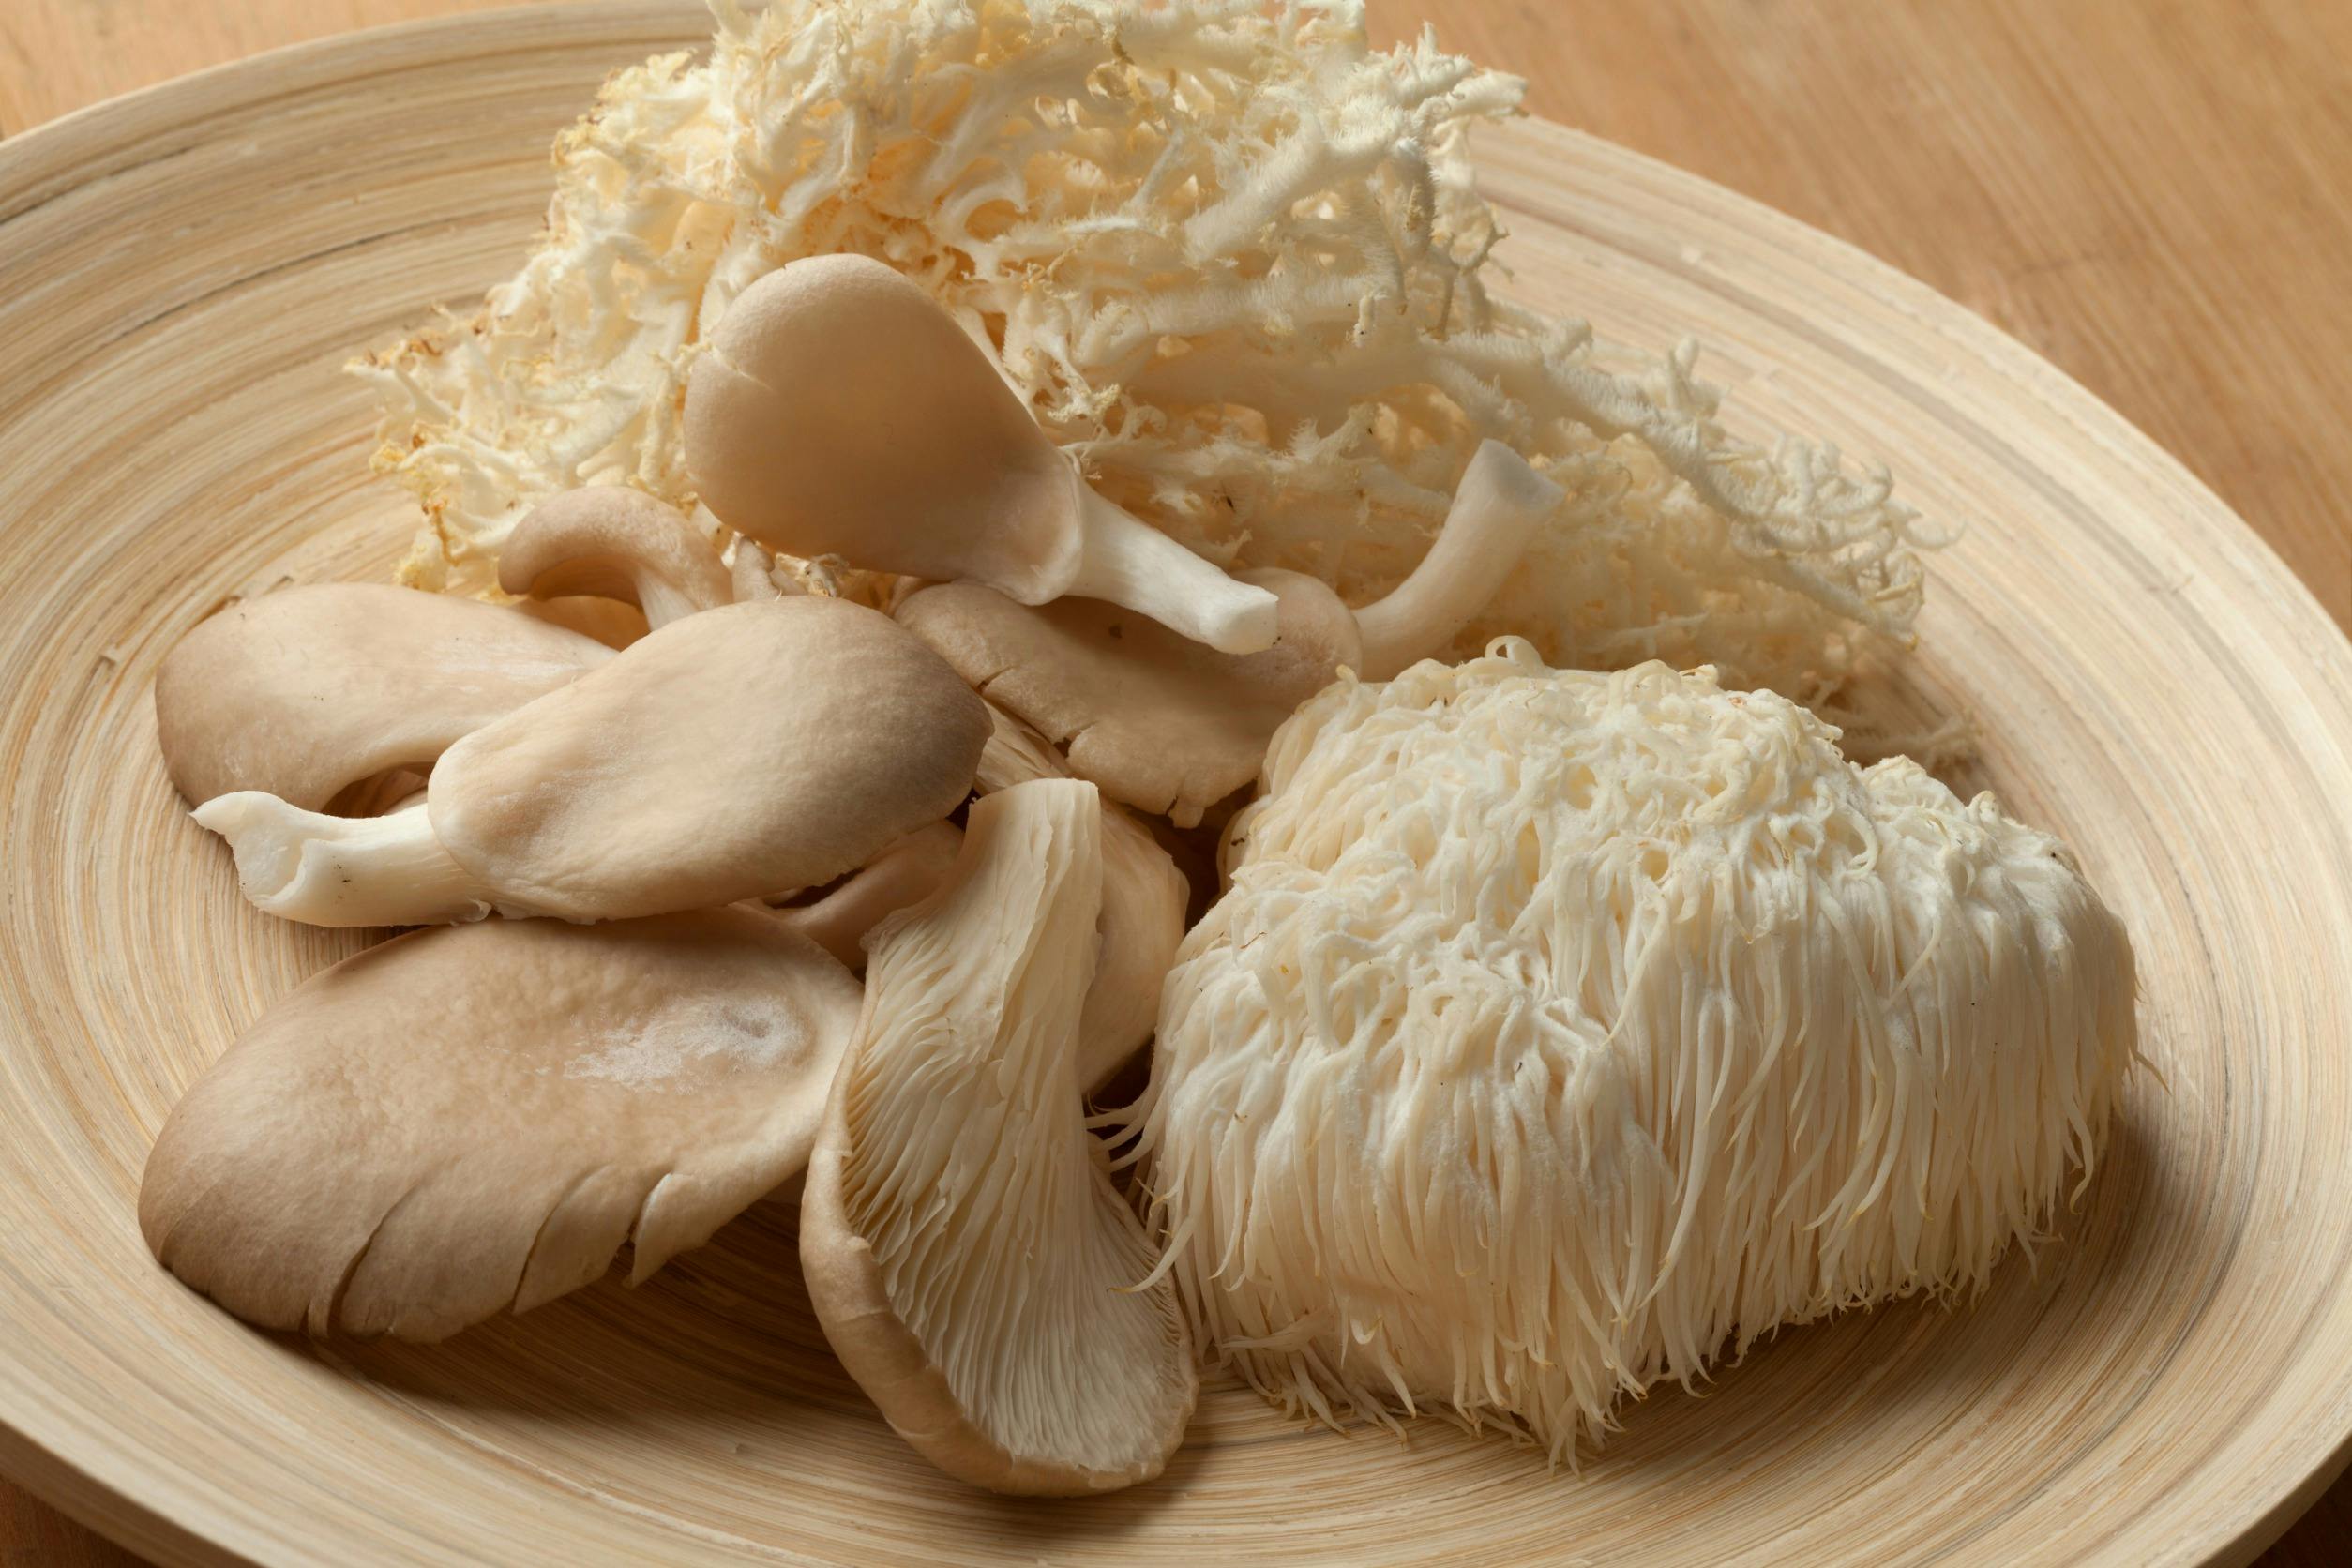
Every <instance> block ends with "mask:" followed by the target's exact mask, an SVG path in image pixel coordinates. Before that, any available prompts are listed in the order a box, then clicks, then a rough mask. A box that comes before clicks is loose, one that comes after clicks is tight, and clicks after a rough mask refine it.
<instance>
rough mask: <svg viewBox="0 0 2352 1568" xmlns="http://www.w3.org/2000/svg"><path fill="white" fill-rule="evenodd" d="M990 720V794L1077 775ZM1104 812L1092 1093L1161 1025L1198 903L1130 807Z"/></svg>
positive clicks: (1089, 1075) (985, 775)
mask: <svg viewBox="0 0 2352 1568" xmlns="http://www.w3.org/2000/svg"><path fill="white" fill-rule="evenodd" d="M988 717H989V720H990V722H991V725H992V728H991V729H990V730H989V732H988V745H987V746H984V747H982V748H981V752H980V775H979V777H978V778H977V779H976V780H975V783H976V785H977V787H978V788H979V790H980V792H982V793H983V794H993V793H995V792H997V791H999V790H1005V789H1010V788H1011V787H1012V786H1014V785H1016V784H1026V783H1028V782H1030V781H1031V780H1033V779H1038V778H1067V777H1068V776H1070V775H1069V770H1068V769H1067V768H1066V767H1064V766H1063V761H1062V759H1061V757H1060V756H1059V755H1058V754H1057V753H1056V752H1055V751H1054V749H1053V747H1051V746H1048V745H1047V744H1046V743H1045V742H1044V741H1042V740H1040V739H1039V738H1038V736H1037V733H1036V731H1033V730H1030V729H1028V728H1026V727H1024V726H1023V725H1022V724H1021V723H1020V722H1019V721H1018V719H1012V718H1007V717H1006V716H1004V715H1003V713H1002V712H1000V711H999V710H997V709H996V708H993V707H992V708H990V709H989V710H988ZM1102 806H1103V838H1102V843H1103V912H1102V919H1101V927H1102V945H1101V947H1100V949H1099V950H1098V953H1097V956H1096V957H1095V960H1094V979H1093V983H1092V984H1091V985H1089V986H1088V987H1087V988H1086V1011H1085V1012H1084V1013H1083V1014H1082V1015H1080V1017H1079V1018H1078V1086H1079V1087H1080V1088H1081V1089H1084V1090H1085V1091H1086V1092H1087V1093H1093V1092H1094V1091H1095V1090H1097V1089H1100V1088H1101V1087H1102V1086H1103V1085H1104V1084H1105V1083H1107V1082H1108V1081H1109V1080H1110V1079H1111V1078H1113V1077H1114V1076H1116V1075H1117V1073H1118V1071H1119V1069H1120V1068H1121V1067H1123V1066H1124V1065H1126V1063H1127V1059H1128V1058H1130V1057H1132V1056H1133V1055H1135V1053H1136V1051H1137V1049H1138V1048H1140V1047H1141V1046H1142V1044H1143V1043H1144V1042H1145V1041H1146V1040H1149V1039H1150V1038H1151V1037H1152V1031H1153V1029H1154V1028H1155V1027H1156V1026H1157V1025H1158V1022H1159V1016H1160V988H1161V986H1162V984H1163V983H1164V982H1165V981H1166V980H1167V978H1168V969H1169V967H1170V966H1171V965H1173V964H1174V963H1175V962H1176V949H1177V947H1178V946H1179V945H1180V944H1182V942H1184V910H1185V908H1186V906H1187V905H1188V904H1189V903H1190V902H1191V898H1192V884H1191V883H1190V882H1187V881H1186V880H1185V878H1184V872H1183V871H1181V870H1179V869H1178V868H1177V866H1176V862H1175V861H1174V860H1172V859H1170V858H1169V857H1168V852H1167V851H1166V850H1164V849H1162V848H1161V847H1160V842H1159V840H1158V839H1156V838H1154V837H1152V830H1151V829H1150V828H1147V827H1145V826H1144V825H1143V824H1142V823H1141V822H1138V821H1137V820H1136V819H1135V817H1134V816H1133V815H1132V814H1131V813H1130V812H1128V811H1127V810H1126V809H1125V808H1124V807H1119V806H1114V805H1112V804H1111V803H1110V802H1109V801H1104V802H1103V803H1102ZM909 901H910V902H912V900H909Z"/></svg>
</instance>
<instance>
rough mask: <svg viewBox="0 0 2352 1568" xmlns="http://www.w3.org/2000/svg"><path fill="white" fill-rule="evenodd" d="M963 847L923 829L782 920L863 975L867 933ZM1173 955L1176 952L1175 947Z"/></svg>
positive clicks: (957, 837)
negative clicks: (860, 971) (861, 971)
mask: <svg viewBox="0 0 2352 1568" xmlns="http://www.w3.org/2000/svg"><path fill="white" fill-rule="evenodd" d="M985 755H986V753H985V752H984V753H983V756H984V758H985ZM963 842H964V835H963V830H962V829H961V828H958V827H957V825H956V824H955V823H953V822H933V823H931V824H930V825H929V826H927V827H920V828H917V829H915V831H914V832H912V833H910V834H908V835H907V836H906V837H904V838H901V839H899V840H898V841H897V843H896V844H893V845H891V846H890V847H889V848H888V849H886V850H884V851H882V853H880V854H878V855H876V856H875V857H874V858H873V859H872V860H870V861H868V862H867V864H866V865H864V866H862V867H859V868H858V869H856V870H855V871H852V872H851V873H850V874H849V875H848V876H847V877H844V878H842V879H840V880H839V881H838V882H834V883H832V884H830V885H828V886H826V887H824V888H822V889H819V890H817V896H816V897H810V898H808V899H807V901H805V902H792V901H787V902H785V903H782V904H779V905H777V906H776V917H777V918H778V919H779V920H780V921H782V923H783V924H784V925H785V926H787V927H790V928H792V930H795V931H798V932H799V933H800V934H801V935H802V936H805V937H807V939H808V940H809V941H811V942H815V943H816V944H817V945H818V946H820V947H822V948H823V949H824V950H825V951H826V952H828V953H830V954H832V955H833V956H834V957H837V958H838V959H840V960H841V962H842V963H844V964H846V965H848V966H849V967H850V968H851V969H852V970H862V969H864V968H865V967H866V946H865V942H866V933H867V932H868V931H870V930H872V929H873V928H874V927H876V926H878V925H880V924H881V923H882V917H883V916H884V915H889V914H895V913H897V912H898V911H900V910H902V909H905V908H906V907H907V906H908V905H909V904H916V903H921V902H922V901H923V900H924V899H926V898H927V897H930V896H931V894H932V892H933V891H934V890H935V889H937V888H938V886H939V884H940V883H941V882H945V881H946V880H947V873H948V871H949V870H950V869H951V868H953V867H954V866H955V864H956V856H957V852H959V851H960V850H961V849H962V848H963ZM1180 940H1181V933H1180ZM1169 950H1170V951H1171V952H1172V951H1174V944H1173V943H1170V944H1169Z"/></svg>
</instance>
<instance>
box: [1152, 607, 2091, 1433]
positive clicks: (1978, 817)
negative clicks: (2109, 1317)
mask: <svg viewBox="0 0 2352 1568" xmlns="http://www.w3.org/2000/svg"><path fill="white" fill-rule="evenodd" d="M1228 838H1229V845H1230V847H1231V852H1232V867H1231V871H1232V883H1231V886H1230V888H1229V891H1228V892H1227V894H1226V895H1225V897H1223V898H1222V899H1221V900H1219V902H1218V903H1217V905H1216V907H1215V908H1214V909H1213V910H1212V911H1211V912H1209V914H1208V916H1207V917H1206V918H1205V919H1204V920H1202V921H1201V923H1200V924H1199V925H1198V926H1196V927H1194V928H1193V930H1192V931H1191V933H1190V934H1189V935H1187V936H1186V938H1185V940H1184V951H1183V953H1182V955H1181V957H1180V958H1179V961H1178V963H1177V965H1176V968H1175V969H1174V971H1173V972H1171V973H1170V974H1169V975H1168V991H1167V997H1166V1000H1165V1002H1164V1003H1163V1004H1162V1007H1161V1013H1160V1029H1159V1036H1158V1042H1157V1046H1156V1048H1155V1051H1154V1054H1153V1077H1152V1082H1151V1086H1150V1088H1149V1090H1148V1091H1147V1092H1146V1094H1145V1097H1144V1099H1143V1101H1142V1102H1141V1104H1140V1106H1139V1108H1138V1115H1139V1118H1140V1121H1141V1123H1142V1126H1143V1135H1142V1138H1141V1142H1140V1148H1139V1153H1140V1156H1141V1158H1142V1159H1143V1160H1144V1161H1145V1167H1144V1168H1145V1170H1146V1172H1147V1175H1146V1180H1147V1182H1148V1184H1149V1189H1150V1190H1151V1192H1152V1193H1153V1196H1154V1203H1155V1211H1156V1212H1155V1216H1154V1217H1155V1218H1156V1219H1158V1220H1159V1221H1160V1222H1162V1223H1163V1224H1164V1225H1165V1226H1166V1227H1167V1234H1168V1246H1169V1258H1170V1262H1171V1265H1172V1267H1173V1268H1174V1271H1175V1277H1176V1279H1177V1281H1178V1283H1179V1285H1180V1287H1181V1289H1182V1292H1183V1295H1184V1301H1185V1303H1186V1304H1187V1306H1188V1308H1189V1310H1190V1312H1191V1314H1192V1316H1193V1319H1194V1322H1195V1327H1196V1331H1197V1332H1199V1334H1201V1335H1202V1337H1203V1338H1204V1340H1205V1341H1206V1342H1207V1343H1209V1344H1210V1345H1212V1346H1215V1347H1221V1348H1222V1354H1223V1356H1224V1358H1225V1359H1226V1360H1227V1361H1228V1362H1229V1363H1230V1364H1232V1365H1234V1366H1235V1367H1237V1368H1238V1369H1239V1370H1240V1371H1241V1373H1242V1374H1243V1376H1244V1377H1245V1378H1246V1379H1248V1380H1249V1381H1251V1382H1252V1383H1254V1384H1255V1385H1256V1386H1257V1387H1258V1388H1259V1389H1260V1390H1262V1391H1264V1392H1266V1393H1267V1394H1269V1395H1273V1396H1274V1397H1275V1398H1276V1399H1278V1400H1280V1401H1281V1402H1283V1403H1284V1404H1286V1405H1288V1406H1289V1407H1290V1408H1291V1409H1293V1410H1305V1411H1311V1412H1314V1413H1316V1414H1318V1415H1322V1416H1325V1417H1327V1418H1328V1417H1330V1416H1331V1415H1332V1414H1333V1413H1334V1411H1335V1410H1345V1409H1348V1408H1352V1409H1353V1410H1356V1411H1358V1412H1359V1413H1363V1414H1366V1415H1370V1416H1373V1417H1375V1418H1377V1419H1381V1420H1390V1419H1393V1417H1394V1415H1395V1414H1396V1413H1400V1412H1405V1411H1410V1410H1414V1409H1416V1408H1421V1407H1429V1408H1437V1409H1445V1408H1449V1407H1450V1408H1452V1409H1453V1410H1455V1411H1456V1412H1458V1413H1459V1414H1460V1415H1461V1416H1462V1417H1464V1418H1465V1419H1466V1420H1468V1421H1470V1422H1471V1423H1473V1424H1477V1423H1489V1424H1500V1425H1504V1426H1507V1427H1511V1428H1514V1429H1517V1430H1523V1431H1526V1432H1528V1433H1530V1434H1531V1435H1532V1436H1534V1437H1535V1438H1537V1439H1538V1440H1542V1441H1543V1442H1545V1443H1546V1444H1547V1445H1548V1446H1549V1447H1550V1448H1551V1450H1552V1452H1553V1453H1554V1454H1555V1455H1558V1454H1560V1453H1562V1452H1564V1451H1566V1450H1567V1449H1568V1448H1569V1447H1570V1445H1571V1444H1572V1443H1573V1442H1574V1441H1575V1440H1576V1438H1577V1436H1578V1435H1579V1433H1582V1434H1584V1435H1587V1436H1591V1437H1597V1436H1598V1435H1599V1434H1601V1433H1602V1432H1603V1431H1605V1430H1606V1428H1607V1427H1608V1426H1609V1425H1611V1411H1612V1410H1613V1408H1614V1406H1615V1405H1616V1403H1617V1401H1618V1399H1619V1398H1620V1396H1621V1395H1626V1394H1637V1393H1639V1392H1640V1391H1641V1390H1642V1389H1643V1388H1644V1387H1646V1386H1648V1385H1649V1384H1651V1383H1652V1382H1654V1381H1656V1380H1660V1379H1665V1378H1675V1379H1681V1380H1685V1381H1687V1380H1690V1379H1692V1378H1694V1377H1696V1376H1698V1375H1700V1374H1701V1373H1702V1372H1703V1370H1704V1368H1705V1367H1706V1365H1707V1364H1708V1363H1709V1362H1710V1361H1711V1359H1712V1358H1714V1357H1715V1356H1716V1355H1718V1354H1720V1353H1723V1352H1724V1351H1725V1350H1726V1349H1729V1350H1730V1351H1732V1353H1735V1354H1736V1353H1738V1352H1740V1351H1742V1350H1744V1349H1746V1348H1747V1347H1748V1346H1749V1345H1751V1344H1752V1343H1754V1342H1755V1341H1756V1338H1757V1337H1758V1336H1760V1335H1763V1334H1770V1333H1771V1332H1772V1330H1773V1329H1774V1328H1775V1327H1776V1326H1778V1325H1780V1324H1783V1323H1789V1322H1802V1321H1804V1320H1806V1319H1812V1318H1817V1317H1819V1316H1822V1315H1824V1314H1827V1313H1831V1312H1834V1311H1837V1310H1839V1309H1840V1308H1843V1307H1847V1306H1852V1305H1858V1304H1864V1303H1869V1302H1874V1301H1880V1300H1884V1299H1887V1298H1888V1297H1891V1296H1897V1295H1907V1294H1909V1293H1911V1292H1913V1291H1916V1290H1922V1289H1923V1290H1928V1291H1932V1292H1937V1293H1943V1292H1959V1291H1964V1290H1966V1289H1968V1288H1970V1287H1971V1286H1975V1285H1980V1284H1982V1283H1983V1280H1984V1279H1985V1277H1986V1274H1987V1273H1988V1271H1989V1270H1990V1269H1991V1268H1992V1266H1993V1264H1994V1262H1995V1260H1996V1259H1998V1257H1999V1256H2000V1254H2001V1252H2002V1251H2003V1250H2004V1249H2005V1248H2006V1247H2007V1246H2008V1244H2009V1243H2010V1242H2011V1240H2012V1239H2030V1238H2032V1237H2035V1236H2037V1235H2039V1234H2040V1233H2041V1232H2042V1231H2043V1227H2044V1225H2045V1224H2046V1222H2047V1221H2048V1219H2049V1217H2050V1215H2051V1213H2052V1211H2053V1208H2054V1206H2055V1205H2056V1204H2057V1203H2058V1201H2059V1199H2060V1198H2061V1195H2062V1194H2063V1193H2065V1192H2066V1191H2067V1189H2068V1186H2069V1183H2070V1178H2073V1179H2075V1180H2087V1179H2088V1172H2089V1168H2090V1166H2091V1163H2092V1160H2093V1159H2094V1157H2095V1155H2096V1153H2097V1151H2098V1148H2099V1145H2100V1141H2101V1138H2102V1136H2103V1131H2104V1128H2105V1125H2106V1122H2107V1117H2108V1112H2109V1109H2110V1108H2111V1107H2112V1106H2113V1105H2114V1104H2115V1101H2116V1096H2117V1089H2118V1084H2119V1083H2120V1081H2121V1079H2122V1078H2123V1077H2124V1075H2125V1073H2126V1072H2127V1071H2128V1070H2129V1068H2130V1067H2131V1065H2132V1063H2133V1062H2134V1060H2135V1059H2136V1047H2135V1033H2134V1022H2133V962H2132V950H2131V946H2130V944H2129V942H2127V940H2126V938H2125V935H2124V932H2123V929H2122V927H2121V926H2120V924H2119V923H2118V921H2117V919H2116V917H2115V916H2114V914H2112V913H2111V912H2109V911H2108V910H2107V908H2106V907H2105V905H2103V903H2102V902H2101V901H2100V899H2099V897H2098V895H2097V894H2096V893H2095V892H2093V891H2092V889H2091V888H2090V886H2089V885H2088V883H2087V882H2085V881H2084V879H2083V877H2082V874H2081V872H2080V871H2079V870H2078V869H2077V868H2076V866H2075V863H2074V861H2073V857H2072V856H2071V855H2069V854H2068V853H2067V852H2066V850H2065V849H2064V847H2063V846H2062V845H2060V844H2059V843H2058V840H2056V839H2055V838H2052V837H2049V836H2048V835H2046V834H2043V833H2038V832H2035V831H2034V830H2033V829H2031V828H2028V827H2024V826H2021V825H2019V824H2018V823H2016V822H2013V821H2011V820H2009V819H2008V818H2006V817H2004V816H2003V815H2002V814H2001V812H2000V809H1999V806H1998V802H1996V801H1995V800H1994V799H1993V798H1992V797H1991V796H1990V795H1980V796H1978V797H1977V798H1976V799H1975V800H1974V801H1971V802H1968V803H1967V804H1965V805H1964V804H1963V803H1961V802H1960V801H1959V800H1957V799H1955V798H1954V797H1953V795H1952V792H1951V791H1949V790H1947V789H1945V788H1944V787H1943V786H1942V785H1941V784H1938V783H1937V782H1936V781H1935V780H1934V779H1933V778H1931V777H1929V776H1927V775H1926V774H1924V773H1923V772H1922V771H1921V770H1920V768H1919V767H1918V766H1917V765H1916V764H1914V763H1912V762H1910V761H1906V760H1902V759H1896V760H1893V761H1886V762H1882V763H1879V764H1878V765H1877V766H1875V767H1872V768H1869V769H1866V770H1865V769H1861V768H1857V767H1855V766H1853V765H1852V764H1851V763H1849V762H1847V761H1846V760H1845V759H1844V758H1842V757H1841V756H1840V755H1839V754H1838V751H1837V746H1836V731H1834V730H1832V729H1831V728H1830V727H1828V726H1827V725H1824V724H1823V723H1821V722H1820V721H1819V720H1818V719H1817V718H1815V717H1813V716H1811V715H1809V714H1807V713H1806V712H1805V711H1804V710H1803V709H1802V708H1800V707H1798V706H1797V705H1796V704H1794V703H1792V702H1790V701H1787V700H1786V699H1784V698H1780V697H1776V696H1773V695H1772V694H1770V693H1741V692H1726V691H1723V690H1721V689H1719V688H1718V687H1717V686H1716V684H1715V682H1714V680H1713V678H1712V675H1711V672H1710V671H1700V672H1698V673H1696V674H1690V675H1684V674H1678V673H1677V672H1675V671H1672V670H1670V669H1668V668H1667V667H1666V666H1664V665H1661V664H1647V665H1642V666H1639V667H1637V668H1636V669H1633V670H1630V671H1624V672H1622V673H1620V674H1615V675H1599V674H1585V673H1581V672H1576V671H1551V670H1546V669H1545V667H1544V666H1543V664H1542V663H1541V662H1540V661H1539V660H1538V659H1537V658H1536V656H1535V654H1534V651H1533V650H1532V649H1531V648H1530V647H1529V646H1528V645H1527V644H1526V643H1523V642H1515V641H1510V640H1505V641H1502V642H1500V643H1498V644H1497V645H1496V652H1495V653H1494V654H1493V655H1491V656H1488V657H1485V658H1483V659H1478V660H1473V661H1471V662H1470V663H1467V664H1463V665H1461V666H1458V667H1452V668H1449V667H1445V666H1441V665H1439V664H1436V663H1434V662H1431V663H1425V664H1421V665H1417V666H1415V667H1414V668H1412V669H1410V670H1408V671H1405V672H1404V673H1403V674H1402V675H1400V676H1398V677H1397V678H1396V679H1395V680H1394V681H1392V682H1390V683H1388V684H1387V685H1386V686H1366V685H1362V684H1358V683H1355V682H1352V681H1343V682H1341V683H1339V684H1337V685H1334V686H1332V687H1330V688H1329V689H1328V690H1326V691H1324V692H1323V693H1322V694H1321V695H1319V696H1318V697H1317V698H1315V699H1314V700H1313V701H1310V702H1309V703H1307V705H1306V706H1305V707H1304V708H1303V709H1301V710H1300V712H1299V714H1298V716H1296V717H1294V718H1293V719H1291V720H1290V721H1289V724H1287V725H1285V726H1284V727H1283V729H1282V731H1280V733H1278V734H1277V735H1276V736H1275V737H1274V746H1273V748H1272V750H1271V751H1270V752H1269V754H1268V756H1267V759H1266V792H1265V793H1264V794H1263V795H1262V796H1261V797H1260V798H1259V800H1257V801H1256V802H1254V803H1253V804H1251V805H1250V806H1249V807H1246V808H1245V809H1244V810H1243V811H1242V812H1241V814H1240V815H1239V816H1237V817H1236V818H1235V819H1234V821H1233V823H1232V824H1231V827H1230V828H1229V834H1228ZM2077 1190H2079V1189H2078V1188H2077Z"/></svg>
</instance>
